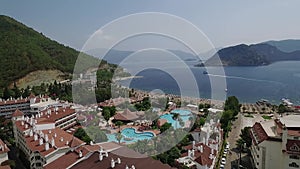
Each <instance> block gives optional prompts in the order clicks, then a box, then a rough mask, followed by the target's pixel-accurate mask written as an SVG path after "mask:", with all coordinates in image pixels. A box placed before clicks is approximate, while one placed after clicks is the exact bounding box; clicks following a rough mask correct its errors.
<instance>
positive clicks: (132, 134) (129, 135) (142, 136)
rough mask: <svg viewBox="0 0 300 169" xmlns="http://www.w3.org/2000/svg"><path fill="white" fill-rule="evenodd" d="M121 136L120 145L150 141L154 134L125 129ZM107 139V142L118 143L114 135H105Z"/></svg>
mask: <svg viewBox="0 0 300 169" xmlns="http://www.w3.org/2000/svg"><path fill="white" fill-rule="evenodd" d="M121 134H122V136H123V138H122V139H121V143H122V142H125V143H134V142H137V141H138V140H146V139H147V140H150V139H151V138H153V137H154V134H153V133H152V132H141V133H139V132H136V130H135V129H134V128H125V129H123V130H122V131H121ZM106 136H107V138H108V142H111V141H114V142H118V140H117V138H116V134H106Z"/></svg>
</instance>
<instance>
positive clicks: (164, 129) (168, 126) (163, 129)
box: [160, 123, 172, 133]
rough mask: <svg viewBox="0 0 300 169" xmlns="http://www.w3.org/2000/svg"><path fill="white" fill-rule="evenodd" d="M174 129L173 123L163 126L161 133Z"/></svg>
mask: <svg viewBox="0 0 300 169" xmlns="http://www.w3.org/2000/svg"><path fill="white" fill-rule="evenodd" d="M171 127H172V124H171V123H165V124H163V125H162V126H161V127H160V132H161V133H163V132H165V131H166V130H168V129H169V128H171Z"/></svg>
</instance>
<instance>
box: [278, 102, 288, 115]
mask: <svg viewBox="0 0 300 169" xmlns="http://www.w3.org/2000/svg"><path fill="white" fill-rule="evenodd" d="M286 111H287V109H286V107H285V106H284V105H283V104H280V105H279V106H278V113H279V114H282V113H284V112H286Z"/></svg>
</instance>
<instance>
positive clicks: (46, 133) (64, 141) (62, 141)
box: [25, 128, 84, 156]
mask: <svg viewBox="0 0 300 169" xmlns="http://www.w3.org/2000/svg"><path fill="white" fill-rule="evenodd" d="M34 135H37V139H36V140H34V137H35V136H34ZM47 137H48V138H47ZM40 139H42V140H43V141H42V143H43V144H42V145H40ZM47 140H48V141H47ZM74 140H76V142H77V143H76V145H81V144H84V142H83V141H81V140H79V139H77V138H76V137H74V136H72V135H71V134H69V133H67V132H65V131H64V130H62V129H60V128H54V129H52V130H41V131H39V132H36V133H33V135H32V136H30V135H28V136H26V137H25V141H26V145H27V146H28V147H29V149H30V150H32V151H38V152H40V153H41V155H43V156H47V155H49V154H50V153H52V152H53V151H55V150H56V149H59V148H64V147H65V148H68V147H71V144H72V143H73V142H75V141H74ZM46 143H48V144H49V149H48V150H46V149H45V144H46ZM53 143H54V145H53ZM72 146H74V145H72Z"/></svg>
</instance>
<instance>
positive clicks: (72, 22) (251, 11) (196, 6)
mask: <svg viewBox="0 0 300 169" xmlns="http://www.w3.org/2000/svg"><path fill="white" fill-rule="evenodd" d="M299 6H300V1H299V0H284V1H282V0H252V1H241V0H226V1H220V0H207V1H199V0H189V1H179V0H164V1H161V0H151V1H141V0H130V1H129V0H121V1H116V0H107V1H100V0H90V1H82V0H64V1H61V0H51V1H40V0H28V1H16V0H2V1H0V14H2V15H8V16H10V17H13V18H15V19H16V20H18V21H20V22H22V23H24V24H26V25H27V26H29V27H32V28H34V29H35V30H37V31H38V32H42V33H43V34H44V35H46V36H48V37H50V38H51V39H54V40H56V41H58V42H60V43H63V44H65V45H67V46H71V47H73V48H76V49H78V50H80V49H82V47H83V45H84V44H85V43H86V41H87V40H88V39H89V37H90V36H91V35H92V34H93V33H94V32H95V31H97V30H98V29H99V28H101V27H102V26H104V25H106V24H108V23H110V22H111V21H113V20H115V19H117V18H119V17H123V16H126V15H130V14H134V13H141V12H163V13H169V14H172V15H176V16H178V17H181V18H184V19H186V20H187V21H189V22H191V23H192V24H194V25H195V26H197V27H198V28H199V29H200V30H201V31H202V32H203V33H204V34H205V35H206V36H207V37H208V39H209V40H210V41H211V42H212V44H213V45H214V46H215V47H217V48H219V47H226V46H231V45H236V44H240V43H246V44H251V43H258V42H263V41H268V40H282V39H300V29H299V28H300V21H299V16H300V10H299ZM170 29H176V28H170ZM150 39H151V38H150ZM162 42H163V41H162ZM162 42H161V43H162ZM157 44H159V43H157ZM165 44H166V43H165ZM170 44H171V43H170ZM135 45H137V46H138V45H139V44H138V43H132V44H131V46H130V45H123V46H122V45H120V46H119V48H120V49H121V50H130V49H129V48H134V46H135ZM158 46H159V45H158ZM168 48H175V49H176V48H177V47H176V45H174V46H172V45H170V46H168ZM208 50H209V49H208Z"/></svg>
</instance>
